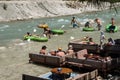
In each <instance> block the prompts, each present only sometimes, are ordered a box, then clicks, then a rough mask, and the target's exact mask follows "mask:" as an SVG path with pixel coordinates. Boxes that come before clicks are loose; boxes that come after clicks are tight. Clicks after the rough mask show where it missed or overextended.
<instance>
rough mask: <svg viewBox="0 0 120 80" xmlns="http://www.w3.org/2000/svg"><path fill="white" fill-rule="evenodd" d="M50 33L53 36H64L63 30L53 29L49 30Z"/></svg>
mask: <svg viewBox="0 0 120 80" xmlns="http://www.w3.org/2000/svg"><path fill="white" fill-rule="evenodd" d="M51 32H52V33H53V34H64V30H57V29H54V30H51Z"/></svg>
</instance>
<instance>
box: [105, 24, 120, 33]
mask: <svg viewBox="0 0 120 80" xmlns="http://www.w3.org/2000/svg"><path fill="white" fill-rule="evenodd" d="M110 26H111V24H108V25H107V26H106V31H107V32H110ZM117 31H118V27H117V26H115V29H114V32H117Z"/></svg>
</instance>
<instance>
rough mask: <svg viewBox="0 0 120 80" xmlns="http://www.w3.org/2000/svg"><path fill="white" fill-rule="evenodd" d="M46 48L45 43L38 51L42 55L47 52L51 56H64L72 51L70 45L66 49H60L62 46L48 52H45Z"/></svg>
mask: <svg viewBox="0 0 120 80" xmlns="http://www.w3.org/2000/svg"><path fill="white" fill-rule="evenodd" d="M46 49H47V47H46V46H45V45H44V46H42V48H41V49H40V52H39V53H40V54H43V55H45V54H48V55H51V56H60V57H62V56H65V55H66V54H72V53H74V51H73V49H72V46H71V45H70V46H69V47H68V50H67V51H64V50H62V48H58V50H55V51H50V52H49V53H47V51H46Z"/></svg>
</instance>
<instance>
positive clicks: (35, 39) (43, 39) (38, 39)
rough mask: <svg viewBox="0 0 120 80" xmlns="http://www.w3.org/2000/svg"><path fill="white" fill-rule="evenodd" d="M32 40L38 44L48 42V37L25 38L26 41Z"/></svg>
mask: <svg viewBox="0 0 120 80" xmlns="http://www.w3.org/2000/svg"><path fill="white" fill-rule="evenodd" d="M28 39H30V40H32V41H38V42H47V41H48V38H47V37H38V36H24V40H28Z"/></svg>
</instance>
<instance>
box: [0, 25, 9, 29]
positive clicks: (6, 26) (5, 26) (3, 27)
mask: <svg viewBox="0 0 120 80" xmlns="http://www.w3.org/2000/svg"><path fill="white" fill-rule="evenodd" d="M8 27H10V26H9V25H4V26H2V27H0V29H5V28H8Z"/></svg>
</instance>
